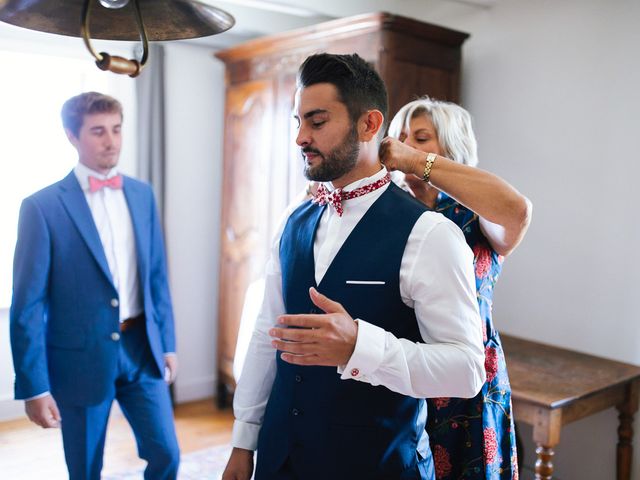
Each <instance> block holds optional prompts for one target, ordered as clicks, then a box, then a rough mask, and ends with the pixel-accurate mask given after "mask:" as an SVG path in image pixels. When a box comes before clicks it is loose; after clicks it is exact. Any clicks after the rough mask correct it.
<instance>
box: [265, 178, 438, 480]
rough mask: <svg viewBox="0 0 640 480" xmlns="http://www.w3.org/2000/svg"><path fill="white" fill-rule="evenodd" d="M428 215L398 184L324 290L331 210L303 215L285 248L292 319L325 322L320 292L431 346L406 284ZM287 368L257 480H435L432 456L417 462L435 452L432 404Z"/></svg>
mask: <svg viewBox="0 0 640 480" xmlns="http://www.w3.org/2000/svg"><path fill="white" fill-rule="evenodd" d="M424 211H425V207H424V206H423V205H422V204H420V203H419V202H417V201H416V200H414V199H413V198H412V197H411V196H409V195H408V194H406V193H405V192H403V191H402V190H401V189H399V188H398V187H396V186H395V185H394V184H393V183H392V184H391V185H390V186H389V188H387V190H386V191H385V192H384V193H383V194H382V195H381V196H380V198H379V199H378V200H377V201H376V202H375V203H374V204H373V205H372V206H371V208H370V209H369V210H368V211H367V213H366V214H365V215H364V216H363V218H362V219H361V220H360V222H359V223H358V224H357V225H356V227H355V228H354V230H353V231H352V233H351V234H350V235H349V237H348V238H347V240H346V241H345V243H344V244H343V245H342V247H341V248H340V250H339V251H338V253H337V254H336V257H335V259H334V261H333V262H332V264H331V265H330V267H329V269H328V270H327V272H326V274H325V276H324V278H323V279H322V281H321V282H320V285H316V282H315V273H314V272H315V267H314V256H313V243H314V237H315V232H316V228H317V225H318V222H319V220H320V217H321V215H322V212H323V208H321V207H319V206H317V205H315V204H312V203H311V202H307V203H305V204H303V205H301V206H300V207H299V208H298V209H297V210H295V211H294V212H293V214H292V215H291V216H290V218H289V220H288V223H287V225H286V226H285V229H284V232H283V234H282V238H281V240H280V262H281V267H282V289H283V298H284V303H285V307H286V311H287V313H291V314H299V313H321V312H319V311H318V309H317V308H316V307H315V306H314V305H313V303H312V302H311V299H310V298H309V287H311V286H315V287H317V289H318V291H319V292H321V293H323V294H324V295H327V296H328V297H329V298H331V299H332V300H335V301H337V302H340V303H341V304H342V305H343V307H344V308H345V309H346V310H347V312H349V314H350V315H351V316H352V317H353V318H361V319H363V320H365V321H367V322H369V323H372V324H374V325H377V326H379V327H381V328H383V329H385V330H386V331H388V332H391V333H393V334H394V335H395V336H396V337H399V338H406V339H408V340H411V341H422V338H421V336H420V332H419V330H418V325H417V322H416V317H415V314H414V311H413V309H411V308H409V307H407V306H406V305H405V304H404V303H403V302H402V299H401V297H400V285H399V283H400V264H401V261H402V256H403V253H404V250H405V246H406V243H407V239H408V237H409V234H410V233H411V230H412V229H413V226H414V225H415V223H416V221H417V220H418V218H419V217H420V215H422V213H423V212H424ZM349 280H355V281H358V280H360V281H379V282H384V284H373V285H372V284H368V285H363V284H352V283H347V281H349ZM277 358H278V359H277V374H276V378H275V380H274V384H273V389H272V391H271V395H270V397H269V401H268V404H267V408H266V411H265V418H264V422H263V425H262V429H261V432H260V437H259V441H258V460H257V470H256V479H269V478H275V477H276V476H274V472H276V471H277V470H278V469H279V468H280V467H281V466H282V465H283V464H284V462H285V461H288V467H287V468H291V469H293V471H294V473H295V475H296V478H300V479H302V480H315V479H318V480H319V479H322V480H341V479H344V480H347V479H349V480H354V479H367V480H368V479H430V478H432V475H433V473H432V469H431V467H430V466H431V463H432V462H431V457H430V452H429V450H428V449H426V448H425V449H424V450H422V455H419V454H418V453H417V448H418V441H419V440H420V439H422V442H421V444H425V445H426V442H425V440H426V439H425V438H423V436H424V435H425V433H424V423H425V421H426V409H425V406H424V400H422V399H415V398H412V397H407V396H405V395H400V394H398V393H395V392H392V391H391V390H389V389H387V388H386V387H383V386H372V385H371V384H369V383H366V382H360V381H355V380H341V379H340V376H339V374H338V373H337V371H336V368H335V367H301V366H296V365H291V364H289V363H286V362H283V361H282V360H281V359H280V356H279V354H278V355H277ZM423 456H424V457H423ZM425 457H426V458H425ZM287 459H288V460H287Z"/></svg>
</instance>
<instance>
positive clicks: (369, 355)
mask: <svg viewBox="0 0 640 480" xmlns="http://www.w3.org/2000/svg"><path fill="white" fill-rule="evenodd" d="M356 322H358V337H357V338H356V348H355V349H354V350H353V354H352V355H351V358H350V359H349V361H348V362H347V364H346V365H345V366H344V367H338V373H340V374H341V376H340V378H341V379H342V380H349V379H351V380H360V381H362V382H369V383H371V382H370V380H369V379H368V378H367V376H368V375H370V374H372V373H373V372H375V371H376V370H377V369H378V367H380V365H381V364H382V360H383V357H384V348H385V340H386V335H387V332H386V331H385V330H384V329H382V328H380V327H377V326H375V325H372V324H371V323H368V322H365V321H364V320H360V319H356Z"/></svg>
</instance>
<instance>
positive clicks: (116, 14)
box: [0, 0, 235, 77]
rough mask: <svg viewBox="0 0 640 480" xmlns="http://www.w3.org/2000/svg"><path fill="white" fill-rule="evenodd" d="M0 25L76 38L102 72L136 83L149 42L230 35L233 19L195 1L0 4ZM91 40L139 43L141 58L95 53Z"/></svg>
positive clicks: (20, 0) (10, 0)
mask: <svg viewBox="0 0 640 480" xmlns="http://www.w3.org/2000/svg"><path fill="white" fill-rule="evenodd" d="M0 21H3V22H6V23H10V24H12V25H16V26H18V27H24V28H28V29H30V30H37V31H40V32H47V33H56V34H60V35H67V36H71V37H81V38H82V39H83V40H84V43H85V46H86V47H87V49H88V50H89V52H91V54H92V55H93V56H94V58H95V59H96V65H97V66H98V68H100V69H102V70H108V71H111V72H114V73H122V74H126V75H129V76H130V77H136V76H138V75H139V74H140V71H141V70H142V68H143V67H144V66H145V64H146V62H147V60H148V53H149V44H148V42H149V41H161V40H183V39H187V38H198V37H206V36H210V35H215V34H217V33H222V32H225V31H227V30H229V29H230V28H231V27H232V26H233V25H234V23H235V20H234V18H233V17H232V16H231V15H229V14H228V13H227V12H225V11H223V10H220V9H219V8H216V7H213V6H210V5H207V4H204V3H202V2H199V1H197V0H67V1H64V2H52V1H50V0H0ZM91 38H94V39H102V40H128V41H135V40H139V41H140V42H141V43H142V47H143V48H142V50H143V53H142V57H141V58H140V59H139V60H138V59H131V60H128V59H126V58H123V57H119V56H116V55H109V54H108V53H106V52H99V53H98V52H96V51H95V50H94V48H93V46H92V45H91Z"/></svg>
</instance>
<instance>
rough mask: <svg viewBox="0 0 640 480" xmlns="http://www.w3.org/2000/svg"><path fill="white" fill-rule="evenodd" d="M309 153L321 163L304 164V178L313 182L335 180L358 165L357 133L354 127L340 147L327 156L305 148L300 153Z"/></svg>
mask: <svg viewBox="0 0 640 480" xmlns="http://www.w3.org/2000/svg"><path fill="white" fill-rule="evenodd" d="M306 152H311V153H315V154H317V155H320V156H321V157H322V161H321V162H320V163H319V164H318V165H316V166H314V167H311V166H309V164H308V163H305V166H304V176H305V177H307V178H308V179H309V180H313V181H315V182H331V181H333V180H335V179H336V178H340V177H342V176H343V175H345V174H347V173H349V172H350V171H351V170H353V168H354V167H355V166H356V163H358V155H359V154H360V143H359V142H358V131H357V129H356V126H355V125H354V126H353V127H352V128H351V130H350V131H349V132H347V134H346V135H345V139H344V140H343V141H342V143H341V144H340V145H338V146H337V147H336V148H334V149H333V150H331V152H329V154H328V155H324V154H323V153H322V152H320V150H316V149H315V148H311V147H305V148H303V149H302V153H303V154H304V153H306Z"/></svg>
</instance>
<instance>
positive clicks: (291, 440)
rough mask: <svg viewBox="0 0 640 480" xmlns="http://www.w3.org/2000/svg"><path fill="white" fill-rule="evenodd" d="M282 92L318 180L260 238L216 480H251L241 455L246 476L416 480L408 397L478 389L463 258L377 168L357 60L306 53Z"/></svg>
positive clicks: (462, 247)
mask: <svg viewBox="0 0 640 480" xmlns="http://www.w3.org/2000/svg"><path fill="white" fill-rule="evenodd" d="M297 86H298V89H297V92H296V98H295V108H294V116H295V119H296V121H297V122H298V127H299V128H298V136H297V139H296V142H297V144H298V145H299V146H300V147H301V150H302V156H303V161H304V170H305V175H306V176H307V178H309V179H310V180H314V181H318V182H324V183H323V184H322V185H321V186H320V188H319V189H318V193H317V194H316V195H315V197H314V198H313V199H312V200H309V201H306V202H304V203H302V205H300V206H298V207H297V208H296V209H295V210H294V211H293V213H291V215H290V216H289V217H288V219H287V220H286V222H285V223H284V225H282V226H281V228H280V230H279V233H278V234H277V236H276V241H275V242H274V245H273V249H272V252H271V259H270V261H269V263H268V265H267V271H266V287H265V288H266V289H265V296H264V300H263V304H262V308H261V311H260V314H259V316H258V318H257V321H256V327H255V332H254V335H253V337H252V341H251V345H250V348H249V351H248V353H247V358H246V360H245V363H244V369H243V372H242V375H241V377H240V381H239V383H238V386H237V389H236V393H235V398H234V413H235V416H236V422H235V423H234V429H233V438H232V444H233V447H234V449H233V451H232V453H231V457H230V459H229V462H228V464H227V468H226V470H225V473H224V474H223V480H248V479H249V478H251V475H252V474H253V473H254V465H253V462H254V451H255V450H256V449H257V452H258V454H257V462H256V468H255V478H256V480H293V479H297V480H329V479H331V480H355V479H358V480H359V479H363V480H364V479H366V480H373V479H412V480H418V479H420V480H432V479H434V478H435V477H434V470H435V469H437V468H438V465H439V463H441V461H442V460H444V459H442V458H438V457H437V456H436V458H435V462H434V458H433V457H432V454H431V451H430V449H429V441H428V438H427V434H426V432H425V428H424V427H425V423H426V415H427V408H426V405H425V401H424V398H426V397H473V396H474V395H476V393H477V392H478V391H479V390H480V388H481V386H482V384H483V383H484V379H485V378H484V375H485V374H484V351H483V346H482V331H481V329H482V327H481V322H480V318H479V315H478V306H477V301H476V293H475V280H474V274H473V267H472V266H473V261H472V254H471V252H470V250H469V248H468V247H467V245H466V243H465V240H464V237H463V235H462V233H461V232H460V230H459V229H458V228H457V227H456V226H455V225H454V224H453V223H451V222H449V221H448V220H446V219H445V218H444V217H443V216H442V215H440V214H438V213H434V212H428V211H426V208H425V207H424V205H422V204H421V203H419V202H418V201H416V200H415V199H413V198H412V197H410V196H409V195H408V194H407V193H405V192H403V191H402V190H400V189H399V188H398V187H396V186H395V184H393V183H391V182H390V176H389V172H387V170H386V169H385V167H384V166H382V165H381V164H380V162H379V159H378V146H379V141H380V139H381V138H380V137H381V134H382V132H383V131H384V124H385V117H386V115H387V95H386V89H385V86H384V84H383V82H382V80H381V79H380V77H379V76H378V74H377V73H376V72H375V70H373V68H372V67H371V66H370V65H369V64H367V63H366V62H365V61H364V60H362V59H361V58H360V57H359V56H358V55H330V54H318V55H313V56H311V57H309V58H307V59H306V60H305V62H304V63H303V64H302V66H301V67H300V70H299V72H298V85H297ZM431 163H432V159H430V160H429V161H427V159H426V158H425V170H428V167H429V166H430V165H431ZM425 179H427V180H428V171H426V172H425ZM437 454H438V455H440V454H441V452H439V451H438V452H437ZM445 454H446V452H445ZM434 464H435V465H434Z"/></svg>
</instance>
